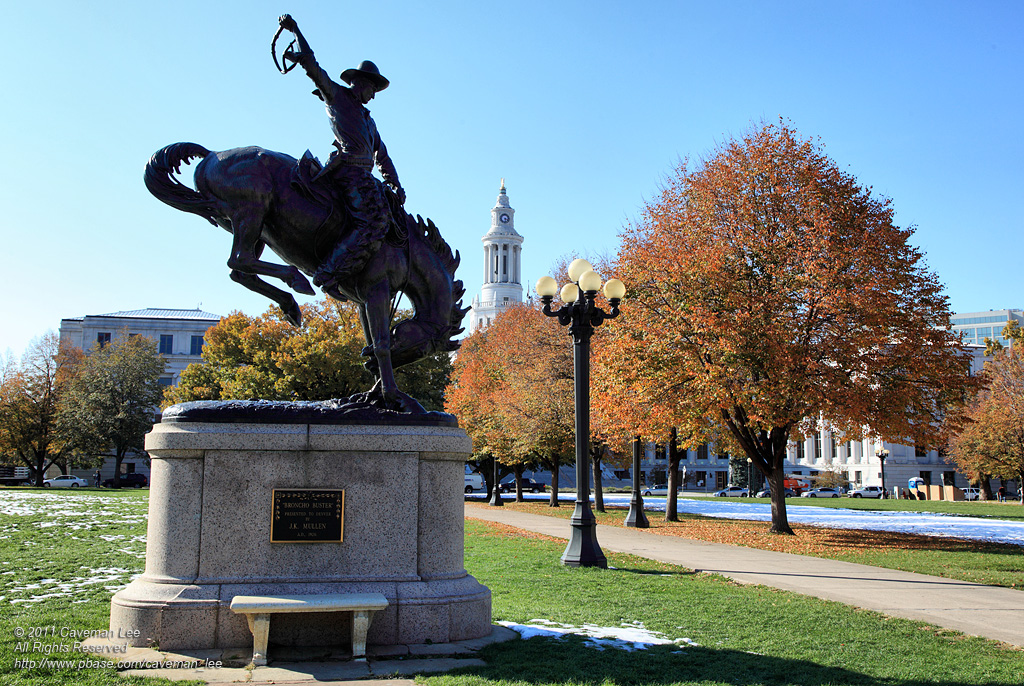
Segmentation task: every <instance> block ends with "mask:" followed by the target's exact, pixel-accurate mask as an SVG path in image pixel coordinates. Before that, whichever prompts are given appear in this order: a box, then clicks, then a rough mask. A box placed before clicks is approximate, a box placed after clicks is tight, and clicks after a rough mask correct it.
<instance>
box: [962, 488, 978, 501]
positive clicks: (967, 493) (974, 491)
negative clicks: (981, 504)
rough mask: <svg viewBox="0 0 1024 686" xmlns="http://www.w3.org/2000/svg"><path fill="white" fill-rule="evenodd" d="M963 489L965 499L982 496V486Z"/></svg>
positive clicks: (976, 498) (975, 498)
mask: <svg viewBox="0 0 1024 686" xmlns="http://www.w3.org/2000/svg"><path fill="white" fill-rule="evenodd" d="M963 491H964V500H979V499H980V498H981V489H980V488H965V489H963Z"/></svg>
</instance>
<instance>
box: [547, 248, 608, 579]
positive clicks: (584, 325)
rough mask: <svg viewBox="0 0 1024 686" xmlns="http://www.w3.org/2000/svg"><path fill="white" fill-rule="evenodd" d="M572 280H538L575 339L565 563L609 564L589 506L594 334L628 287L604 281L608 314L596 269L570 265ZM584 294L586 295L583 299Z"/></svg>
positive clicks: (554, 312) (586, 264)
mask: <svg viewBox="0 0 1024 686" xmlns="http://www.w3.org/2000/svg"><path fill="white" fill-rule="evenodd" d="M569 280H570V283H567V284H565V285H564V286H562V288H561V289H559V287H558V282H557V281H555V280H554V279H552V278H551V277H550V276H542V277H541V278H540V279H538V281H537V286H536V290H537V294H538V295H539V296H540V300H541V302H542V303H544V309H543V312H544V314H545V315H546V316H548V317H557V318H558V323H559V324H561V325H562V326H568V327H569V335H570V336H572V340H573V378H574V382H575V386H574V388H575V397H576V403H575V406H576V407H575V409H576V509H575V510H573V513H572V519H571V520H570V525H571V526H572V535H571V537H570V539H569V545H568V546H566V548H565V552H564V553H563V554H562V564H565V565H569V566H572V567H607V566H608V560H607V559H606V558H605V556H604V553H603V552H602V551H601V546H600V545H599V544H598V542H597V519H596V518H595V517H594V512H593V510H591V508H590V472H589V469H588V457H589V455H588V448H589V446H590V337H591V336H592V335H593V333H594V328H595V327H597V326H599V325H600V324H601V323H602V322H604V321H605V320H606V319H614V318H615V317H617V316H619V302H620V301H621V300H622V297H623V296H624V295H625V294H626V287H625V286H624V285H623V283H622V282H621V281H619V280H618V279H609V280H608V282H607V283H605V285H604V295H605V297H606V298H608V304H609V306H610V310H609V311H608V312H605V311H604V310H602V309H601V308H600V307H598V306H597V305H596V304H595V302H594V300H595V298H596V297H597V293H598V290H599V289H600V288H601V277H600V276H599V275H598V274H597V272H595V271H594V267H593V266H592V265H591V264H590V263H589V262H587V261H586V260H583V259H576V260H573V261H572V263H571V264H570V265H569ZM556 293H557V294H559V295H560V297H561V299H562V302H563V303H565V304H564V305H563V306H562V307H561V308H559V309H558V310H552V309H551V303H552V301H553V300H554V298H555V294H556ZM581 296H582V297H581Z"/></svg>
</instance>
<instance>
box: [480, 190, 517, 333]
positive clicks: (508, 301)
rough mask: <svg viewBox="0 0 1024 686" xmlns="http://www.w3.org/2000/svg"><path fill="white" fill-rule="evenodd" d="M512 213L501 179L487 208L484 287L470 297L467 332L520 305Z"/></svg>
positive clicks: (515, 237) (484, 238) (513, 215)
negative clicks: (499, 187) (470, 307)
mask: <svg viewBox="0 0 1024 686" xmlns="http://www.w3.org/2000/svg"><path fill="white" fill-rule="evenodd" d="M515 215H516V211H515V210H514V209H512V207H511V206H510V205H509V203H508V195H507V194H506V193H505V179H502V180H501V189H500V190H499V191H498V201H497V202H496V203H495V204H494V207H492V208H491V228H490V230H489V231H488V232H487V233H486V234H485V235H484V237H483V238H481V239H480V240H481V241H482V242H483V244H484V273H483V277H484V285H483V288H482V289H481V290H480V295H478V296H477V297H475V298H473V304H472V312H471V313H470V316H471V317H472V319H471V320H470V324H469V332H470V333H473V332H474V331H477V330H478V329H480V328H482V327H485V326H487V325H489V324H490V323H491V322H492V321H493V320H494V318H495V317H496V316H497V315H498V313H499V312H501V311H502V310H503V309H504V308H506V307H509V306H511V305H518V304H520V303H522V302H523V283H522V246H523V237H522V236H520V235H519V234H518V233H516V228H515V223H516V222H515Z"/></svg>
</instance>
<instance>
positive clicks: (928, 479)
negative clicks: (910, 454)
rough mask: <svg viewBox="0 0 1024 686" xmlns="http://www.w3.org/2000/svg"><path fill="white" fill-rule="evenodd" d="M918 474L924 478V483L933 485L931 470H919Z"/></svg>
mask: <svg viewBox="0 0 1024 686" xmlns="http://www.w3.org/2000/svg"><path fill="white" fill-rule="evenodd" d="M917 475H918V476H920V477H921V478H922V479H924V485H925V486H931V485H932V473H931V471H927V472H918V473H917Z"/></svg>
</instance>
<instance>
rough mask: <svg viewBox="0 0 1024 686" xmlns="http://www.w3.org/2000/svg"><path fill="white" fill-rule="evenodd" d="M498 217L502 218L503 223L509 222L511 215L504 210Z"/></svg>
mask: <svg viewBox="0 0 1024 686" xmlns="http://www.w3.org/2000/svg"><path fill="white" fill-rule="evenodd" d="M498 219H500V220H501V223H502V224H508V220H509V219H510V217H509V216H508V214H507V213H506V212H502V213H501V214H500V215H499V216H498Z"/></svg>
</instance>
